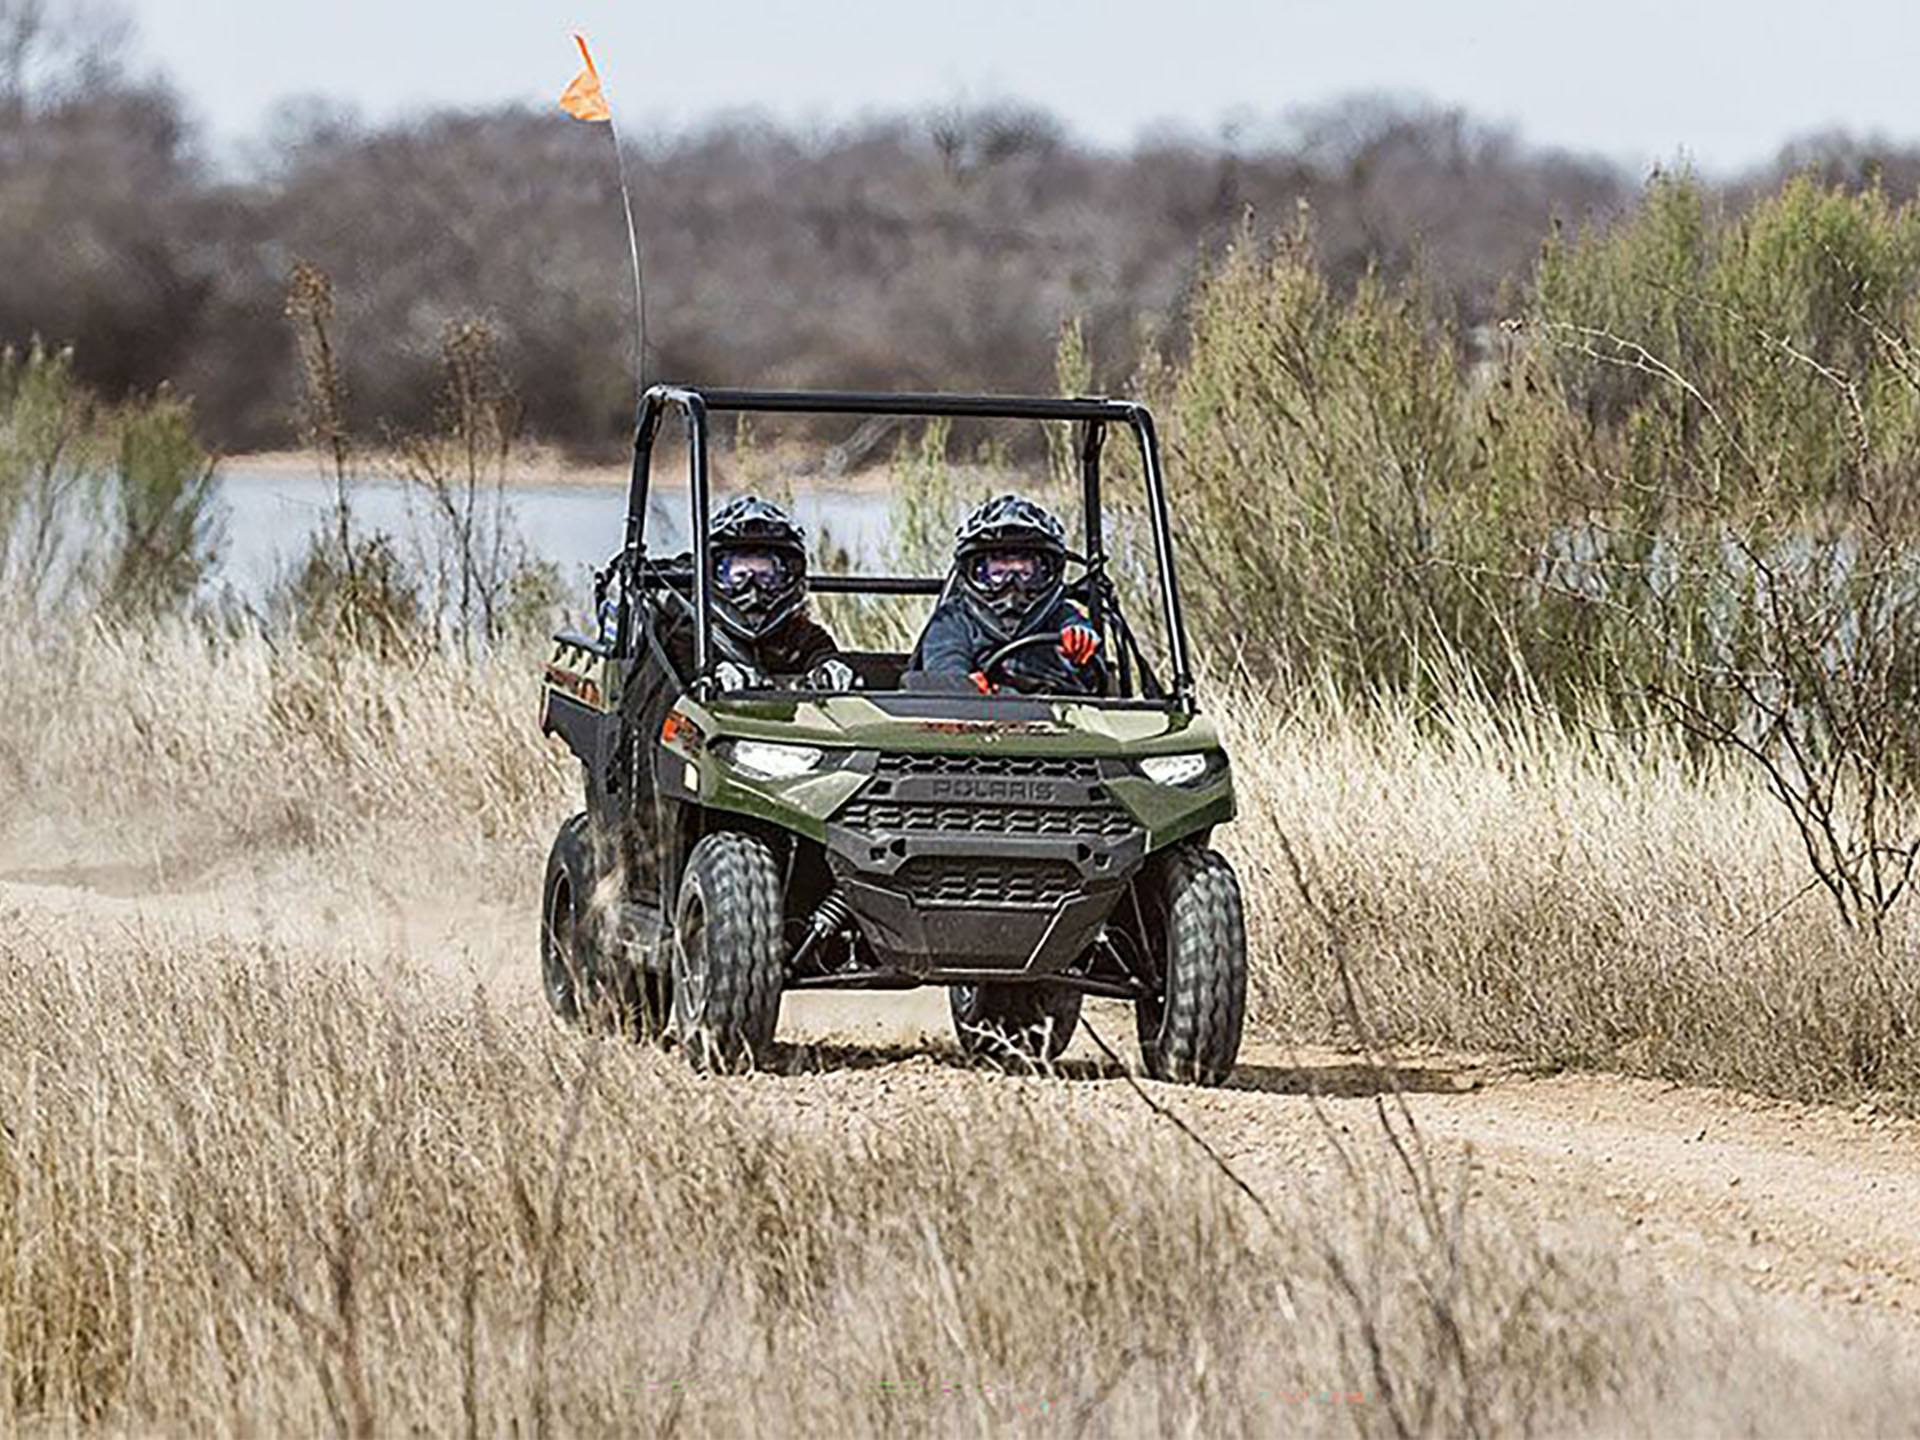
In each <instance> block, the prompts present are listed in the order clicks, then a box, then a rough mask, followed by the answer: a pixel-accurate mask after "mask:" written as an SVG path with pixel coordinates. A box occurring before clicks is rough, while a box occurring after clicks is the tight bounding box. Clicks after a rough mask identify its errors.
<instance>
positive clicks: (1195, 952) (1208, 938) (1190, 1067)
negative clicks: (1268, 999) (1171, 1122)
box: [1134, 845, 1247, 1085]
mask: <svg viewBox="0 0 1920 1440" xmlns="http://www.w3.org/2000/svg"><path fill="white" fill-rule="evenodd" d="M1145 883H1146V884H1149V885H1153V884H1155V877H1149V878H1148V879H1147V880H1146V881H1145ZM1157 889H1158V894H1157V895H1155V896H1153V897H1152V901H1151V903H1150V907H1149V908H1150V910H1151V911H1152V912H1153V913H1154V915H1155V916H1156V917H1157V922H1158V923H1156V924H1153V925H1152V927H1151V928H1152V929H1153V930H1154V931H1155V932H1156V933H1154V934H1152V935H1150V936H1149V937H1148V938H1149V941H1150V943H1151V945H1152V948H1153V950H1154V952H1156V953H1155V958H1156V960H1157V961H1158V966H1159V971H1160V980H1161V984H1160V993H1159V994H1157V995H1152V996H1149V997H1147V998H1144V999H1142V1000H1140V1001H1138V1002H1137V1004H1136V1006H1135V1010H1134V1015H1135V1019H1136V1021H1137V1024H1138V1026H1139V1031H1140V1054H1141V1058H1142V1059H1143V1060H1144V1061H1145V1063H1146V1068H1147V1073H1148V1074H1149V1075H1152V1076H1153V1077H1154V1078H1155V1079H1156V1080H1179V1081H1185V1082H1188V1083H1192V1084H1199V1085H1218V1084H1220V1083H1221V1082H1222V1081H1224V1080H1225V1079H1226V1078H1227V1077H1228V1076H1229V1075H1230V1074H1232V1073H1233V1062H1234V1059H1235V1057H1237V1056H1238V1055H1239V1053H1240V1031H1241V1027H1242V1025H1243V1024H1244V1023H1245V1020H1246V1014H1247V922H1246V911H1245V908H1244V907H1243V905H1242V904H1241V899H1240V882H1239V880H1238V879H1236V878H1235V876H1234V873H1233V867H1232V866H1231V865H1229V864H1228V863H1227V861H1226V859H1225V857H1224V856H1221V855H1218V854H1216V853H1215V852H1213V851H1212V850H1207V849H1203V848H1201V847H1199V846H1197V845H1192V846H1182V847H1180V848H1179V849H1177V850H1175V851H1174V852H1173V853H1172V854H1170V855H1169V856H1167V858H1166V859H1165V860H1164V861H1163V862H1162V864H1161V866H1160V867H1159V870H1158V875H1157Z"/></svg>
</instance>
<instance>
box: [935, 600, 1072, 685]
mask: <svg viewBox="0 0 1920 1440" xmlns="http://www.w3.org/2000/svg"><path fill="white" fill-rule="evenodd" d="M1086 618H1087V612H1086V611H1085V610H1084V609H1082V608H1081V607H1080V605H1079V604H1077V603H1076V602H1075V601H1073V600H1070V599H1067V598H1065V597H1064V596H1063V597H1062V598H1061V600H1060V601H1059V603H1058V604H1056V605H1054V606H1053V607H1052V608H1051V609H1049V610H1045V611H1042V612H1041V613H1040V614H1038V615H1036V616H1033V617H1031V618H1030V619H1029V620H1028V621H1027V623H1026V624H1025V625H1024V626H1023V627H1021V630H1020V634H1019V635H1018V636H1017V637H1015V638H1017V639H1025V638H1026V637H1028V636H1050V637H1052V638H1053V639H1055V640H1058V639H1059V636H1060V632H1061V631H1062V630H1063V629H1065V628H1066V627H1067V626H1068V625H1070V624H1072V623H1074V622H1075V621H1079V622H1083V623H1084V622H1085V620H1086ZM1005 644H1006V642H1005V641H1002V640H1000V639H998V638H997V637H996V636H995V635H994V634H993V632H992V631H990V630H989V629H988V628H987V626H986V625H985V623H984V622H982V621H981V619H980V618H979V616H977V615H975V614H974V613H973V609H972V607H971V606H969V605H968V604H967V602H966V600H965V599H964V597H962V596H961V595H960V593H959V592H958V590H957V589H955V590H954V591H953V592H952V593H950V594H948V595H947V597H946V598H945V599H944V600H942V601H941V602H940V603H939V604H938V605H936V606H935V607H934V610H933V615H932V616H931V618H929V619H928V621H927V628H926V630H925V631H924V632H923V633H922V634H921V636H920V644H919V645H918V646H917V647H916V648H915V650H914V652H913V660H912V663H911V665H910V667H909V668H911V669H913V670H917V671H922V672H924V673H926V674H928V675H941V676H958V677H961V678H964V677H966V676H968V675H972V674H975V673H977V672H978V671H979V670H980V668H981V666H982V665H984V664H985V663H986V661H987V660H988V659H989V658H990V657H991V656H992V655H993V653H994V651H996V650H999V649H1001V648H1002V647H1003V646H1004V645H1005ZM988 678H989V679H990V680H991V681H992V682H993V683H994V684H995V685H998V686H1002V687H1005V688H1009V689H1013V690H1018V691H1020V692H1021V693H1022V694H1026V695H1042V694H1056V695H1100V694H1104V693H1105V691H1106V688H1107V668H1106V665H1105V663H1104V662H1103V661H1102V660H1101V658H1100V657H1099V656H1098V655H1096V656H1094V657H1093V660H1092V662H1091V663H1089V664H1086V665H1075V664H1074V663H1073V662H1072V661H1071V660H1069V659H1067V657H1066V656H1065V655H1063V654H1061V653H1060V647H1059V646H1058V645H1057V644H1052V645H1047V644H1040V643H1037V642H1036V643H1035V644H1032V645H1027V646H1023V647H1022V648H1021V649H1019V650H1016V651H1015V652H1014V653H1013V654H1011V655H1010V656H1008V657H1007V659H1006V660H1005V661H1003V662H1002V663H1001V664H1000V665H999V666H997V667H996V668H995V670H994V673H993V674H992V675H991V676H989V677H988Z"/></svg>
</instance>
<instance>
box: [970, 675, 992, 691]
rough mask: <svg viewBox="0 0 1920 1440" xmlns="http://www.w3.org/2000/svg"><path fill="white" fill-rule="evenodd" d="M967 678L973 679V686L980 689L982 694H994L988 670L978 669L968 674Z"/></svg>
mask: <svg viewBox="0 0 1920 1440" xmlns="http://www.w3.org/2000/svg"><path fill="white" fill-rule="evenodd" d="M967 678H968V679H969V680H971V681H973V688H974V689H976V690H978V691H979V692H980V693H981V694H982V695H991V694H993V682H992V681H991V680H989V679H987V674H986V671H984V670H976V671H974V672H973V673H972V674H971V675H969V676H967Z"/></svg>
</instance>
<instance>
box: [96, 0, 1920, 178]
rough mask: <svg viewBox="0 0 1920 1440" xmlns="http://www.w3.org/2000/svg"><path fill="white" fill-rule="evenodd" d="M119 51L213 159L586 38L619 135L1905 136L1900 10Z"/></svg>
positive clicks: (466, 33) (598, 28)
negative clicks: (1369, 94)
mask: <svg viewBox="0 0 1920 1440" xmlns="http://www.w3.org/2000/svg"><path fill="white" fill-rule="evenodd" d="M131 8H132V10H133V11H134V13H135V16H136V18H137V20H138V23H139V26H140V41H139V45H140V51H141V53H142V54H143V55H144V56H145V57H146V59H148V60H149V61H151V62H154V63H157V64H158V65H159V66H161V67H162V68H163V69H164V70H165V71H166V72H168V73H169V74H170V75H171V76H172V78H173V79H174V81H175V82H176V83H177V84H178V85H179V86H180V87H181V89H182V90H183V91H184V92H185V94H186V96H187V98H188V100H189V103H190V104H191V105H192V107H193V109H194V111H195V113H196V114H197V115H199V116H200V117H201V118H202V119H203V120H204V121H205V122H206V123H207V125H208V127H209V131H210V137H211V138H212V139H213V140H214V141H215V143H216V146H218V147H220V148H222V149H224V148H227V147H230V146H232V145H233V144H235V143H237V142H244V141H245V140H246V139H248V138H249V137H250V136H254V135H257V134H258V133H259V131H260V127H261V125H262V123H263V121H264V120H265V118H266V117H267V116H268V114H269V113H270V112H271V110H272V107H273V105H274V104H275V102H277V101H280V100H283V99H286V98H288V97H292V96H310V95H322V96H326V97H329V98H333V99H338V100H344V101H347V102H349V103H351V104H352V105H354V106H356V107H357V108H358V109H359V110H360V111H361V112H362V113H363V114H364V115H365V116H366V117H367V118H368V119H372V120H383V119H387V118H390V117H392V116H394V115H396V114H399V113H403V112H406V111H408V110H412V109H418V108H420V107H423V106H428V105H437V104H454V105H484V104H491V103H494V102H498V101H502V100H512V99H520V100H528V101H534V102H540V103H548V102H550V101H551V100H552V99H553V97H555V96H556V95H557V94H558V93H559V91H560V90H561V88H562V87H564V86H565V84H566V83H567V81H568V80H569V79H570V78H571V77H572V75H573V73H574V71H575V69H577V68H578V67H577V62H576V56H575V53H574V51H573V48H572V44H571V42H570V40H569V38H568V36H569V32H570V31H571V30H573V29H575V28H580V29H584V30H585V31H586V32H587V34H588V38H589V39H590V40H591V41H592V42H593V44H594V46H595V49H596V52H597V56H598V58H599V59H600V60H601V62H602V69H603V71H604V72H605V73H606V75H607V77H608V81H609V85H610V87H611V88H612V90H613V97H614V103H615V105H616V107H618V109H619V110H620V112H621V113H622V116H623V118H624V119H625V120H626V122H627V124H628V126H629V128H632V129H639V128H643V127H646V126H651V125H661V124H664V125H680V124H684V123H686V122H688V121H691V120H695V119H698V118H700V117H701V116H703V115H706V114H710V113H712V112H714V111H720V110H739V109H744V108H757V109H761V110H764V111H766V112H768V113H770V114H772V115H774V116H776V117H779V118H783V119H787V120H797V121H801V122H803V123H804V122H809V121H818V122H831V121H837V120H845V119H849V118H853V117H856V116H858V115H860V114H861V113H863V112H867V111H874V110H887V109H900V108H919V107H924V106H928V105H934V104H943V103H948V102H952V101H955V100H976V101H977V100H1000V99H1019V100H1028V101H1034V102H1038V103H1041V104H1044V105H1045V106H1047V107H1048V108H1050V109H1052V110H1053V111H1054V112H1055V113H1057V114H1058V115H1060V116H1061V118H1062V119H1064V120H1065V121H1066V122H1067V124H1068V125H1069V126H1070V127H1071V128H1072V129H1073V130H1074V131H1075V132H1076V133H1077V134H1079V135H1080V136H1082V137H1084V138H1087V139H1090V140H1093V141H1096V142H1099V143H1102V144H1107V145H1125V144H1127V143H1128V142H1130V141H1132V140H1133V139H1134V138H1136V137H1137V136H1138V135H1139V134H1140V132H1141V131H1142V130H1143V129H1147V128H1149V127H1153V126H1157V125H1161V124H1167V123H1171V124H1173V125H1176V126H1180V127H1184V128H1186V129H1188V130H1192V131H1199V132H1202V133H1213V132H1216V131H1217V130H1218V129H1219V127H1220V125H1221V123H1222V122H1223V121H1224V120H1226V119H1229V118H1231V117H1234V116H1243V117H1247V116H1250V117H1255V118H1256V119H1258V120H1272V119H1276V118H1279V117H1283V116H1284V115H1286V114H1287V113H1288V112H1289V111H1292V110H1294V109H1296V108H1298V107H1303V106H1312V105H1316V104H1320V103H1324V102H1326V101H1328V100H1332V99H1336V98H1338V97H1340V96H1343V95H1347V94H1352V93H1354V92H1357V91H1373V92H1389V93H1395V94H1412V95H1419V96H1423V97H1426V98H1429V99H1432V100H1435V101H1439V102H1442V103H1446V104H1459V105H1464V106H1466V107H1468V108H1469V109H1470V110H1472V111H1473V112H1474V113H1475V114H1477V115H1479V116H1481V117H1483V118H1486V119H1489V120H1493V121H1497V122H1505V123H1511V124H1514V125H1516V126H1518V127H1519V128H1520V130H1521V132H1522V134H1523V135H1524V136H1525V137H1526V138H1527V139H1528V140H1530V141H1532V142H1534V143H1537V144H1543V145H1554V146H1561V147H1566V148H1570V149H1575V150H1582V151H1593V152H1598V153H1601V154H1604V155H1607V156H1609V157H1612V158H1615V159H1619V160H1622V161H1625V162H1628V163H1630V164H1634V165H1646V164H1648V163H1650V162H1654V161H1661V160H1669V159H1673V158H1675V157H1677V156H1682V155H1684V156H1686V157H1688V158H1690V159H1692V160H1693V161H1694V162H1695V163H1697V164H1698V165H1700V166H1701V167H1703V168H1705V169H1707V170H1710V171H1725V170H1729V169H1737V168H1740V167H1742V166H1745V165H1748V164H1752V163H1755V162H1758V161H1760V160H1764V159H1766V158H1769V157H1770V156H1771V155H1772V153H1773V152H1774V150H1775V149H1777V147H1778V146H1779V145H1780V144H1781V142H1782V141H1784V140H1786V139H1788V138H1790V137H1793V136H1798V135H1802V134H1804V133H1806V132H1808V131H1811V130H1816V129H1822V128H1827V127H1846V128H1849V129H1852V130H1854V131H1856V132H1860V133H1864V134H1880V135H1886V136H1890V137H1893V138H1897V139H1907V140H1916V141H1920V66H1917V64H1916V62H1917V61H1920V4H1916V3H1915V0H1833V3H1822V4H1812V3H1805V0H1693V3H1688V0H1614V3H1611V4H1606V5H1591V4H1590V5H1577V6H1576V5H1568V4H1565V3H1554V0H1449V3H1437V0H1267V3H1260V0H1027V3H1019V0H947V3H944V4H926V3H919V0H813V3H805V4H803V3H795V0H726V3H719V4H715V3H711V0H709V3H693V4H687V3H676V4H661V3H646V4H643V3H638V0H302V3H289V0H131Z"/></svg>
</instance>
